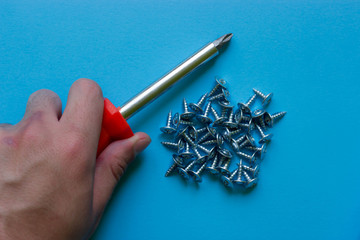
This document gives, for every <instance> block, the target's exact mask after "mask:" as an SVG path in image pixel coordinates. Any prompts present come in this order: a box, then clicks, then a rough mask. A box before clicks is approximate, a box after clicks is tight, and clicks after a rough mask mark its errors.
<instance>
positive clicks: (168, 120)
mask: <svg viewBox="0 0 360 240" xmlns="http://www.w3.org/2000/svg"><path fill="white" fill-rule="evenodd" d="M171 115H172V113H171V110H170V111H169V114H168V117H167V121H166V126H167V127H170V126H171Z"/></svg>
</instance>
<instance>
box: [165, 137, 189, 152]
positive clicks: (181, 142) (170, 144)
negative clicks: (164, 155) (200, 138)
mask: <svg viewBox="0 0 360 240" xmlns="http://www.w3.org/2000/svg"><path fill="white" fill-rule="evenodd" d="M161 144H162V145H164V146H165V147H169V148H173V149H177V151H178V152H180V151H181V150H182V149H183V148H184V146H185V144H184V140H183V139H179V140H178V142H177V143H174V142H161Z"/></svg>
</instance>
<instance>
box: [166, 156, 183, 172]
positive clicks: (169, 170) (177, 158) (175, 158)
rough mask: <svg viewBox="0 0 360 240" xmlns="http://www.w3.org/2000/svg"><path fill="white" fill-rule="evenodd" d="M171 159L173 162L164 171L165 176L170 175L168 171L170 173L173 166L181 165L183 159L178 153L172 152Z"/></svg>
mask: <svg viewBox="0 0 360 240" xmlns="http://www.w3.org/2000/svg"><path fill="white" fill-rule="evenodd" d="M172 159H173V161H174V163H173V164H172V165H171V167H170V168H169V169H168V170H167V171H166V173H165V177H168V176H169V175H170V173H172V172H173V171H174V169H175V168H177V167H178V166H180V167H183V163H184V162H183V160H182V159H181V158H179V156H178V155H176V154H173V156H172Z"/></svg>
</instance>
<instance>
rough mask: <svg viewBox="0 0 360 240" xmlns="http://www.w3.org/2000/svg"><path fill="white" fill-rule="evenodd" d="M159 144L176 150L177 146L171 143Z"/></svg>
mask: <svg viewBox="0 0 360 240" xmlns="http://www.w3.org/2000/svg"><path fill="white" fill-rule="evenodd" d="M161 144H162V145H164V146H166V147H170V148H178V146H179V145H178V144H177V143H173V142H161Z"/></svg>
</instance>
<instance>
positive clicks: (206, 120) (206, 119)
mask: <svg viewBox="0 0 360 240" xmlns="http://www.w3.org/2000/svg"><path fill="white" fill-rule="evenodd" d="M210 108H211V102H209V103H208V104H207V105H206V109H205V113H204V114H198V115H196V119H197V120H198V121H199V122H201V123H203V124H210V123H212V121H213V120H212V119H211V118H209V117H208V115H209V111H210Z"/></svg>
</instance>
